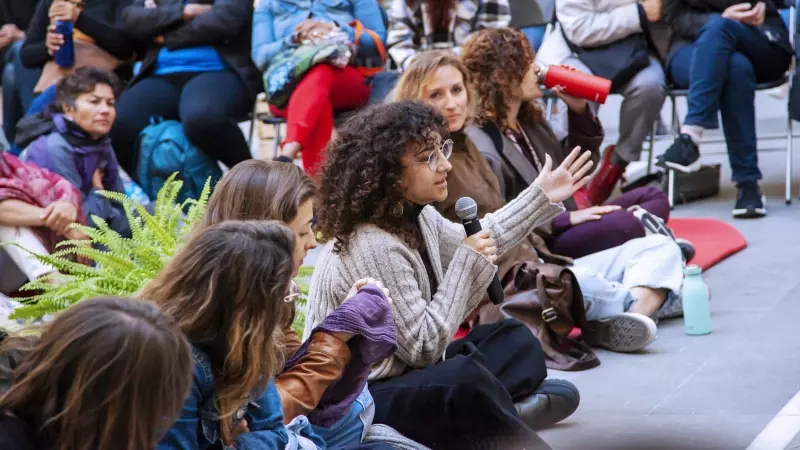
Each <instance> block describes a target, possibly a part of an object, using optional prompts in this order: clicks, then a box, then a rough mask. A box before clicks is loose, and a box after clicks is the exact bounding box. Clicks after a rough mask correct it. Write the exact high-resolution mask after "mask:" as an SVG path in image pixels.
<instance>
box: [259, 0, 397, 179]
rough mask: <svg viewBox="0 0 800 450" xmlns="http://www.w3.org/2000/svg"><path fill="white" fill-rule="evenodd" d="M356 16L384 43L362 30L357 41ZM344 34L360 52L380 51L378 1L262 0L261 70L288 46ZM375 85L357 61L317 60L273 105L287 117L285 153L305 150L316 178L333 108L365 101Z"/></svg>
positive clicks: (383, 32) (308, 167)
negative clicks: (340, 63)
mask: <svg viewBox="0 0 800 450" xmlns="http://www.w3.org/2000/svg"><path fill="white" fill-rule="evenodd" d="M287 5H288V6H287ZM300 5H302V6H300ZM356 20H357V21H358V22H360V24H361V25H363V26H364V27H365V28H367V29H369V30H372V31H374V32H375V34H376V35H377V36H378V38H379V39H380V40H381V41H382V42H374V41H373V38H372V37H370V36H369V35H368V34H367V33H362V34H361V36H359V37H358V42H355V40H356V37H357V36H356V34H355V29H354V24H353V21H356ZM341 33H344V35H345V36H343V38H345V39H346V40H347V41H349V42H351V43H352V44H353V45H355V46H356V49H355V52H356V54H357V55H358V54H359V53H361V54H376V53H377V46H378V45H380V46H383V42H384V41H386V25H385V24H384V20H383V15H382V12H381V6H380V5H379V4H378V2H377V1H376V0H345V1H340V2H313V3H312V2H307V3H299V2H297V3H296V2H292V1H290V0H261V2H260V3H259V4H258V7H257V8H256V12H255V16H254V18H253V61H255V63H256V66H258V68H259V69H261V70H266V69H267V67H269V65H270V63H271V62H272V60H273V59H274V58H275V57H276V56H277V55H278V54H279V53H280V52H282V51H283V50H286V49H290V48H296V47H297V46H299V45H300V44H301V43H303V42H305V41H311V42H315V41H319V40H325V39H328V38H329V36H332V35H336V34H341ZM370 89H371V88H370V85H369V83H368V82H367V79H366V78H365V77H364V75H363V74H362V73H361V72H359V71H358V70H357V69H356V68H355V67H353V66H345V67H341V68H340V67H336V66H334V65H332V64H318V65H316V66H315V67H313V68H312V69H311V70H309V71H308V73H306V74H305V76H303V78H302V80H300V82H299V83H298V84H297V86H296V87H295V89H294V91H293V93H292V95H291V97H290V98H289V103H288V104H287V105H286V106H285V107H283V108H278V107H276V106H274V105H270V110H271V111H272V113H273V114H275V115H277V116H279V117H285V118H286V138H285V139H284V141H283V142H282V143H281V156H284V157H285V158H288V159H289V160H294V158H295V157H296V156H297V153H298V152H300V151H302V152H303V154H302V156H303V168H304V169H305V170H306V172H308V173H309V174H310V175H311V176H312V177H314V176H316V174H317V173H318V172H319V169H320V168H321V167H322V162H323V160H324V159H325V158H324V151H325V146H326V145H327V144H328V141H330V139H331V133H332V132H333V115H334V113H336V112H341V111H351V110H355V109H358V108H361V107H363V106H365V105H366V104H367V102H368V101H369V96H370Z"/></svg>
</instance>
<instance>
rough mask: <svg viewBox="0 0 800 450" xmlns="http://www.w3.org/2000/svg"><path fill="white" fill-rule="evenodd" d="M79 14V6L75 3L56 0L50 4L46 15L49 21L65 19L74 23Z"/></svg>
mask: <svg viewBox="0 0 800 450" xmlns="http://www.w3.org/2000/svg"><path fill="white" fill-rule="evenodd" d="M80 15H81V6H80V5H78V4H77V3H74V2H71V1H67V0H56V1H54V2H53V4H52V5H50V10H49V11H48V12H47V16H48V17H50V21H51V22H54V21H56V20H65V21H67V22H72V23H75V22H76V21H77V20H78V17H80Z"/></svg>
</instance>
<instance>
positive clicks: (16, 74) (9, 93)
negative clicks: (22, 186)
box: [3, 41, 39, 143]
mask: <svg viewBox="0 0 800 450" xmlns="http://www.w3.org/2000/svg"><path fill="white" fill-rule="evenodd" d="M22 42H23V41H18V42H15V43H13V44H11V46H10V47H8V49H7V50H6V52H5V55H4V56H5V66H4V67H3V131H4V132H5V134H6V137H7V138H8V140H9V141H10V142H12V143H13V142H14V136H15V135H16V128H17V122H19V120H20V119H22V117H23V113H24V112H25V111H27V110H28V108H29V107H30V105H31V103H32V102H33V97H34V95H33V87H34V86H36V82H37V81H39V70H35V69H27V68H25V66H23V65H22V62H21V61H20V60H19V49H20V47H22Z"/></svg>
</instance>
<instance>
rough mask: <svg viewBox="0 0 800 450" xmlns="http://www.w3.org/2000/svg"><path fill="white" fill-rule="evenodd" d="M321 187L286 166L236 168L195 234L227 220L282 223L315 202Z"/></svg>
mask: <svg viewBox="0 0 800 450" xmlns="http://www.w3.org/2000/svg"><path fill="white" fill-rule="evenodd" d="M316 193H317V186H316V185H315V184H314V182H313V181H312V180H311V178H309V177H308V175H306V174H305V173H304V172H303V170H302V169H300V168H299V167H297V166H295V165H294V164H290V163H285V162H272V161H269V162H268V161H261V160H258V159H251V160H248V161H244V162H241V163H239V164H237V165H235V166H234V167H233V169H231V170H230V171H229V172H228V173H227V174H225V177H223V178H222V180H221V181H220V182H219V184H217V187H216V188H214V194H212V195H211V199H209V201H208V207H207V208H206V212H205V214H204V215H203V217H202V218H201V219H200V221H199V223H198V224H197V225H196V228H195V230H194V231H195V232H202V231H203V230H205V229H206V228H208V227H210V226H212V225H215V224H218V223H220V222H223V221H225V220H280V221H282V222H286V223H289V222H291V221H292V220H294V218H295V217H296V216H297V209H298V208H299V207H300V205H302V204H303V203H304V202H306V201H307V200H310V199H312V198H314V196H315V195H316Z"/></svg>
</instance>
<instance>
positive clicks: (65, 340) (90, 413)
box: [0, 297, 192, 450]
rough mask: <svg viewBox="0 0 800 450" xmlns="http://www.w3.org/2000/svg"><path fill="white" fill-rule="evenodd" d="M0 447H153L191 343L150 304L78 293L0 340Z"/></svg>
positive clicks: (187, 375) (176, 397)
mask: <svg viewBox="0 0 800 450" xmlns="http://www.w3.org/2000/svg"><path fill="white" fill-rule="evenodd" d="M0 384H2V385H3V387H2V388H0V448H3V449H14V450H40V449H66V448H69V449H75V450H79V449H86V450H89V449H93V450H108V449H112V448H113V449H119V450H143V449H152V448H153V446H154V445H155V443H156V442H157V441H158V439H160V438H161V436H163V434H164V430H165V429H166V428H167V427H169V425H170V424H171V423H172V422H173V421H174V420H175V419H176V418H177V417H178V414H179V413H180V411H181V407H182V406H183V400H184V398H185V396H186V392H188V391H189V388H190V387H191V385H192V356H191V348H190V347H189V343H188V342H187V341H186V338H185V337H184V336H183V333H181V330H180V329H179V328H178V327H177V326H175V324H174V323H173V322H172V321H171V320H168V319H167V318H166V317H164V316H163V315H162V314H161V312H160V311H159V310H158V308H157V307H156V306H155V305H153V304H152V303H145V302H140V301H138V300H133V299H122V298H113V297H112V298H98V299H91V300H84V301H82V302H80V303H78V304H76V305H74V306H70V307H69V308H68V309H66V310H64V311H63V312H61V313H59V314H57V315H55V318H54V319H53V321H52V322H50V323H48V324H47V325H45V327H44V328H43V329H42V330H41V334H40V335H38V336H37V337H33V335H32V334H31V333H28V334H27V335H25V334H20V335H18V336H11V337H7V338H6V339H5V340H4V341H3V344H2V346H0Z"/></svg>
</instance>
